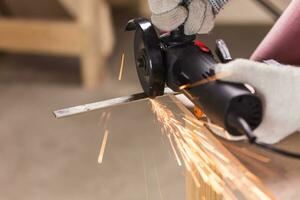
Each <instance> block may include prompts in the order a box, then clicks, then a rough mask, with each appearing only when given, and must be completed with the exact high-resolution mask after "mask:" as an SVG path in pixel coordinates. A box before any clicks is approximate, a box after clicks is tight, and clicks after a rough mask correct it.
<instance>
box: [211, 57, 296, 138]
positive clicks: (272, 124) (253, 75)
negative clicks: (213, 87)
mask: <svg viewBox="0 0 300 200" xmlns="http://www.w3.org/2000/svg"><path fill="white" fill-rule="evenodd" d="M222 72H226V73H228V74H230V75H229V76H226V77H223V78H222V80H224V81H229V82H238V83H247V84H249V85H251V86H253V87H254V88H255V90H256V92H257V94H258V95H259V96H260V97H261V98H262V101H263V106H264V117H263V122H262V124H261V125H260V126H259V127H258V128H257V129H256V130H255V131H254V134H255V135H256V136H257V139H258V140H259V141H260V142H264V143H268V144H274V143H277V142H279V141H280V140H282V139H284V138H285V137H287V136H288V135H290V134H292V133H294V132H295V131H297V130H298V129H299V128H300V103H299V102H300V68H297V67H293V66H276V65H269V64H264V63H258V62H254V61H250V60H245V59H237V60H235V61H232V62H230V63H228V64H220V65H218V66H217V68H216V73H217V74H218V73H222Z"/></svg>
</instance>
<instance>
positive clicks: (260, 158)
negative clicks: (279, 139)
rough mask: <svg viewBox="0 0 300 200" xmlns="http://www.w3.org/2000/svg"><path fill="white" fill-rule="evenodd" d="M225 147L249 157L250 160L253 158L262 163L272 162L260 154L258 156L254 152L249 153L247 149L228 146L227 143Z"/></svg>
mask: <svg viewBox="0 0 300 200" xmlns="http://www.w3.org/2000/svg"><path fill="white" fill-rule="evenodd" d="M225 145H226V146H228V148H231V149H233V150H234V151H237V152H240V153H242V154H243V155H245V156H248V157H250V158H252V159H255V160H257V161H260V162H262V163H269V162H271V159H270V158H268V157H265V156H263V155H260V154H258V153H255V152H253V151H249V150H248V149H246V148H240V147H236V146H233V145H228V144H226V143H225Z"/></svg>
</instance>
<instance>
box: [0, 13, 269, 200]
mask: <svg viewBox="0 0 300 200" xmlns="http://www.w3.org/2000/svg"><path fill="white" fill-rule="evenodd" d="M115 13H118V14H116V17H115V18H116V20H117V22H116V23H117V25H118V26H117V27H118V28H117V36H118V37H117V38H118V42H117V44H118V45H117V46H116V49H115V52H114V54H113V56H112V57H111V59H110V61H109V64H108V66H107V73H108V74H107V79H106V80H105V82H103V84H102V85H101V86H99V88H97V89H95V90H94V91H84V90H82V89H81V88H80V76H79V66H78V60H77V59H76V58H58V57H46V56H37V55H8V54H2V55H1V56H0V91H1V94H2V95H1V98H0V113H1V114H0V124H1V126H0V169H1V170H0V199H5V200H14V199H28V200H29V199H30V200H34V199H49V200H50V199H55V200H59V199H128V200H129V199H147V198H146V196H145V193H147V191H145V180H144V175H143V174H144V173H147V172H149V173H151V171H152V172H153V168H152V169H147V168H151V167H150V166H155V167H154V168H158V174H159V179H160V182H161V183H162V184H161V187H162V188H163V189H162V190H163V192H162V193H163V196H164V197H165V199H183V198H184V186H183V174H181V173H178V169H177V168H176V167H174V165H175V164H174V161H171V160H170V159H169V158H168V156H166V155H165V154H166V153H162V152H164V151H162V149H163V147H160V146H155V148H153V146H154V145H155V143H154V142H150V141H152V140H154V139H153V138H152V136H151V132H152V131H153V128H155V127H156V128H157V126H155V125H153V119H152V118H151V117H150V116H149V114H148V113H149V112H150V110H149V107H148V106H146V105H147V104H146V103H143V102H142V103H139V104H136V105H130V106H128V107H126V108H125V107H122V108H117V109H116V110H115V111H113V113H112V114H113V115H112V116H113V120H112V121H113V123H112V121H111V123H110V124H109V126H110V130H111V132H112V134H111V135H110V137H109V140H110V141H111V143H109V146H108V147H107V148H108V149H107V154H105V159H104V161H105V162H104V164H103V165H102V166H100V165H98V164H97V158H98V152H99V144H100V143H101V138H102V137H103V131H104V130H103V127H101V126H100V125H99V119H100V115H101V114H100V112H94V113H90V114H85V115H81V116H77V117H73V118H69V119H64V120H60V121H59V120H55V119H54V118H53V116H52V114H51V112H52V111H53V110H55V109H58V108H63V107H66V106H71V105H77V104H82V103H87V102H93V101H97V100H101V99H107V98H111V97H117V96H121V95H127V94H131V93H135V92H139V91H141V88H140V86H139V84H138V81H137V77H136V74H135V69H134V64H133V56H132V51H131V46H132V35H130V34H129V33H124V32H123V31H121V28H120V27H121V25H123V24H125V22H126V21H127V19H129V18H131V16H129V15H127V16H126V17H121V15H122V13H120V12H115ZM268 29H269V27H255V26H252V27H246V26H245V27H242V26H240V27H230V26H227V27H217V28H216V29H215V31H214V32H213V33H212V34H211V35H209V36H204V37H203V40H204V41H206V42H207V44H208V45H209V46H211V47H213V46H214V45H213V41H214V40H215V39H217V38H224V39H225V40H226V41H227V43H228V45H229V46H230V47H231V50H232V54H233V56H234V57H248V56H249V55H250V54H251V52H252V51H253V50H254V49H255V46H256V45H257V44H258V43H259V42H260V40H261V39H262V37H263V36H264V35H265V33H266V32H267V31H268ZM123 51H125V53H126V64H125V73H124V80H123V81H122V82H119V81H117V75H118V68H119V61H120V55H121V53H122V52H123ZM141 119H142V120H141ZM141 122H142V123H141ZM144 136H145V137H144ZM148 137H150V138H148ZM153 137H154V136H153ZM145 138H146V139H145ZM151 138H152V139H151ZM141 141H142V142H141ZM141 149H142V150H141ZM149 149H152V150H151V152H150V153H149V152H148V153H149V154H148V153H147V151H148V150H149ZM144 151H145V152H146V153H145V154H146V155H147V156H146V161H145V162H146V163H147V162H150V164H149V163H148V164H146V165H144V166H143V164H142V163H143V162H142V161H141V159H142V158H143V156H142V155H144V153H143V152H144ZM160 154H161V155H160ZM149 155H160V156H159V157H156V159H155V161H153V160H151V159H149ZM152 161H153V162H155V165H154V164H153V163H152V164H151V162H152ZM145 166H146V167H145ZM145 168H146V169H145ZM145 171H146V172H145ZM150 177H151V176H150ZM151 181H153V180H148V183H149V182H151ZM149 184H150V185H151V183H149ZM154 191H156V189H155V188H154V187H153V188H151V187H150V189H149V191H148V193H149V194H150V195H149V196H150V197H149V199H157V195H159V194H157V193H155V192H154Z"/></svg>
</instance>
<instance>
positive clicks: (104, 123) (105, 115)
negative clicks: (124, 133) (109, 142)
mask: <svg viewBox="0 0 300 200" xmlns="http://www.w3.org/2000/svg"><path fill="white" fill-rule="evenodd" d="M110 117H111V113H110V112H104V113H102V115H101V118H100V122H99V125H100V126H103V127H104V129H106V127H107V125H108V121H109V120H110Z"/></svg>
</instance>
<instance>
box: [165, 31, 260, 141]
mask: <svg viewBox="0 0 300 200" xmlns="http://www.w3.org/2000/svg"><path fill="white" fill-rule="evenodd" d="M168 37H173V36H172V35H170V36H168ZM162 41H163V44H164V45H163V58H164V60H163V62H164V65H165V66H166V69H167V73H166V84H167V85H168V86H169V87H170V88H171V89H173V90H174V91H178V92H182V89H183V88H182V86H185V85H186V86H191V87H186V89H184V92H183V94H185V95H186V96H187V97H188V98H189V99H190V100H191V101H192V102H193V103H194V104H195V105H196V106H197V107H199V108H200V109H201V110H202V111H203V112H204V113H205V114H206V115H207V116H208V117H209V119H210V120H211V121H212V122H213V123H215V124H217V125H219V126H221V127H224V128H225V129H226V130H227V131H228V132H229V133H231V134H232V135H235V136H237V135H241V130H237V129H236V128H235V127H233V126H231V123H230V115H232V114H234V115H238V116H240V117H242V118H243V119H245V120H246V121H247V122H248V124H249V125H250V126H251V128H252V129H255V128H257V127H258V126H259V124H260V123H261V120H262V105H261V101H260V99H259V98H258V97H257V96H256V95H255V94H253V93H251V92H250V90H249V89H248V88H247V87H246V86H245V85H243V84H235V83H228V82H223V81H219V80H216V78H212V77H215V76H216V74H215V66H216V65H217V64H218V62H217V60H216V59H215V58H214V56H213V54H212V53H211V51H210V50H209V49H208V48H207V47H205V46H203V44H202V45H199V42H194V41H192V40H190V41H186V40H185V41H183V42H180V41H178V40H177V41H176V42H170V41H174V39H171V40H170V38H168V39H165V38H162ZM164 41H166V42H164ZM197 43H198V45H197ZM197 83H200V84H197Z"/></svg>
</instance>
